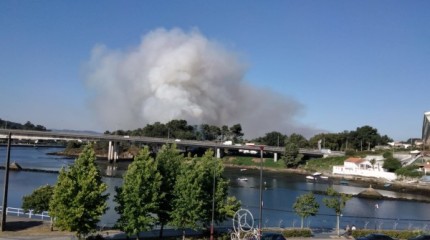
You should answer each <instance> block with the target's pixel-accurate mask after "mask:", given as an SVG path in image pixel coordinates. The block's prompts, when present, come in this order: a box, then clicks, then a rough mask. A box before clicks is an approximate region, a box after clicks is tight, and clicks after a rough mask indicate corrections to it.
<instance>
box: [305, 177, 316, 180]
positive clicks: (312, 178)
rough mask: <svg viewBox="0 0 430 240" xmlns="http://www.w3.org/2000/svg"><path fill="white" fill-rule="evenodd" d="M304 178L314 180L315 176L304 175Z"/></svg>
mask: <svg viewBox="0 0 430 240" xmlns="http://www.w3.org/2000/svg"><path fill="white" fill-rule="evenodd" d="M306 179H308V180H315V177H314V176H306Z"/></svg>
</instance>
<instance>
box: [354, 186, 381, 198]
mask: <svg viewBox="0 0 430 240" xmlns="http://www.w3.org/2000/svg"><path fill="white" fill-rule="evenodd" d="M357 196H358V197H364V198H372V199H383V198H384V196H383V195H382V194H380V193H379V192H378V191H376V190H375V189H373V188H372V185H370V186H369V188H368V189H366V190H364V191H362V192H360V193H359V194H357Z"/></svg>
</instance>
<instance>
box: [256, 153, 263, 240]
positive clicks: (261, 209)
mask: <svg viewBox="0 0 430 240" xmlns="http://www.w3.org/2000/svg"><path fill="white" fill-rule="evenodd" d="M263 150H264V146H260V202H259V205H260V209H259V210H260V211H259V212H260V218H259V219H258V238H257V239H258V240H260V239H261V233H262V231H261V230H262V228H263V226H262V218H263Z"/></svg>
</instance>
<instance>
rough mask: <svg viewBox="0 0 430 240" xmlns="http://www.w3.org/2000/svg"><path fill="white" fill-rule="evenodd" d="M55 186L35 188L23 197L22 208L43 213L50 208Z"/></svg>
mask: <svg viewBox="0 0 430 240" xmlns="http://www.w3.org/2000/svg"><path fill="white" fill-rule="evenodd" d="M53 192H54V187H53V186H51V185H45V186H42V187H39V188H37V189H36V190H34V191H33V192H32V193H31V194H30V195H26V196H24V197H23V198H22V208H23V209H24V211H26V212H27V211H28V210H30V209H32V210H33V211H34V212H35V213H42V212H43V211H48V210H49V202H50V201H51V198H52V194H53Z"/></svg>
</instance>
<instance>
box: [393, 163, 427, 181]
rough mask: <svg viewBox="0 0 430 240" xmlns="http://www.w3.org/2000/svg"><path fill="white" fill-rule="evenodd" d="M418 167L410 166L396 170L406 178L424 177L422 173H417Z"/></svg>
mask: <svg viewBox="0 0 430 240" xmlns="http://www.w3.org/2000/svg"><path fill="white" fill-rule="evenodd" d="M417 169H418V166H415V165H409V166H406V167H402V168H399V169H397V170H396V174H397V175H400V176H405V177H412V178H419V177H422V176H423V173H422V172H418V171H417Z"/></svg>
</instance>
